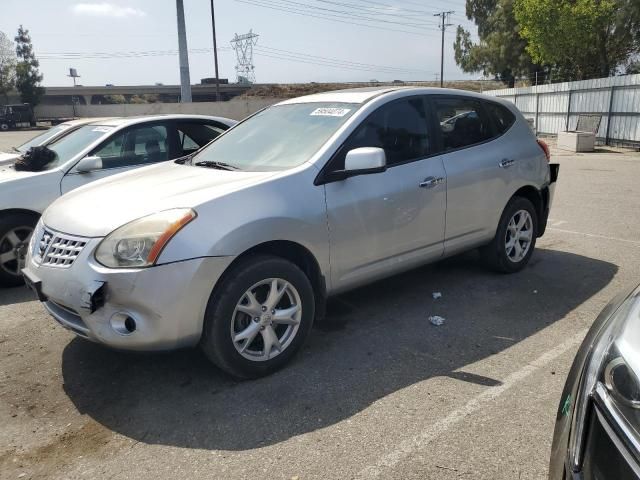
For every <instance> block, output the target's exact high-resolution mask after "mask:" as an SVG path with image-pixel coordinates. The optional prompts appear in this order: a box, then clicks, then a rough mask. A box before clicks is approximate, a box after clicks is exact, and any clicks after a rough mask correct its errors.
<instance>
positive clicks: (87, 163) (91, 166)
mask: <svg viewBox="0 0 640 480" xmlns="http://www.w3.org/2000/svg"><path fill="white" fill-rule="evenodd" d="M101 169H102V159H101V158H100V157H84V158H83V159H82V160H80V161H79V162H78V164H77V165H76V171H77V172H78V173H89V172H93V171H94V170H101Z"/></svg>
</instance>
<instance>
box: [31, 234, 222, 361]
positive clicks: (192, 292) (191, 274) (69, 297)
mask: <svg viewBox="0 0 640 480" xmlns="http://www.w3.org/2000/svg"><path fill="white" fill-rule="evenodd" d="M98 243H99V239H92V240H90V241H89V243H88V244H87V247H86V248H85V249H84V251H83V252H82V253H81V255H80V256H79V257H78V258H77V259H76V261H75V262H74V263H73V265H71V266H70V267H69V268H56V267H51V266H47V265H41V264H37V263H36V262H35V261H34V260H33V258H32V257H31V255H29V256H28V258H27V264H26V268H25V269H24V270H23V274H24V276H25V280H26V282H27V284H28V285H29V286H31V287H32V289H34V290H35V291H36V294H37V295H38V298H39V299H40V300H41V301H42V302H43V306H44V307H45V309H46V310H47V311H48V312H49V314H51V316H52V317H53V318H54V319H55V320H56V321H57V322H58V323H60V324H61V325H62V326H63V327H65V328H67V329H68V330H70V331H72V332H73V333H75V334H76V335H79V336H81V337H83V338H86V339H88V340H92V341H94V342H98V343H102V344H105V345H108V346H110V347H114V348H118V349H124V350H170V349H174V348H179V347H184V346H191V345H195V344H196V343H197V342H198V341H199V339H200V335H201V333H202V325H203V319H204V313H205V309H206V306H207V302H208V300H209V296H210V294H211V291H212V290H213V287H214V286H215V284H216V282H217V281H218V279H219V278H220V276H221V275H222V273H223V272H224V271H225V269H226V268H227V267H228V266H229V264H230V263H231V261H232V260H233V257H207V258H197V259H191V260H185V261H182V262H176V263H171V264H166V265H159V266H155V267H151V268H144V269H108V268H105V267H102V266H101V265H99V264H97V263H96V262H95V260H93V255H92V254H93V250H94V248H95V247H96V246H97V244H98ZM127 318H130V319H132V320H133V321H134V322H135V323H134V327H135V328H134V329H133V331H129V330H130V329H127V328H125V320H126V319H127ZM130 326H131V324H129V327H130Z"/></svg>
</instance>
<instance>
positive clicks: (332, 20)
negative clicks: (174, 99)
mask: <svg viewBox="0 0 640 480" xmlns="http://www.w3.org/2000/svg"><path fill="white" fill-rule="evenodd" d="M464 4H465V2H464V0H424V1H420V0H375V1H374V0H368V1H367V0H215V13H216V30H217V39H218V47H219V65H220V77H221V78H228V79H229V80H230V81H231V82H233V81H235V79H236V72H235V65H236V57H235V52H234V51H233V49H232V48H231V43H230V42H231V39H232V38H233V37H234V35H235V34H236V33H237V34H244V33H247V32H249V30H250V29H251V30H252V31H253V32H254V33H256V34H258V35H259V37H258V38H257V44H256V46H255V47H254V48H255V49H254V65H255V75H256V82H258V83H300V82H311V81H315V82H357V81H369V80H372V79H376V80H379V81H390V80H395V79H400V80H405V81H410V80H434V79H435V78H436V74H438V73H439V71H440V46H441V42H440V40H441V37H440V36H441V33H440V30H439V29H438V27H437V22H438V21H439V18H438V17H434V16H433V14H435V13H437V12H439V11H443V10H453V11H454V12H455V13H453V14H452V15H451V16H450V18H449V23H451V24H453V25H452V26H451V27H448V28H447V29H446V35H445V66H444V71H445V79H450V80H454V79H468V78H479V76H480V75H479V74H472V75H469V74H465V73H463V72H462V71H461V70H460V69H459V68H458V67H457V66H456V64H455V61H454V59H453V46H452V45H453V41H454V40H455V29H456V26H457V25H459V24H462V25H463V26H465V28H469V29H470V30H471V31H472V33H474V34H475V31H476V30H475V28H474V26H473V24H471V23H470V22H469V21H468V20H467V19H466V17H465V15H464V10H465V9H464ZM184 6H185V20H186V29H187V42H188V47H189V51H190V52H189V63H190V70H191V83H192V84H195V83H199V82H200V79H201V78H204V77H212V76H214V67H213V53H212V45H213V40H212V32H211V10H210V0H184ZM372 19H377V20H378V21H376V22H374V21H372ZM20 24H22V25H24V27H25V28H27V29H29V32H30V34H31V38H32V41H33V46H34V51H35V53H36V56H37V57H38V59H39V61H40V70H41V72H42V73H43V75H44V81H43V84H44V85H45V86H64V85H72V84H73V82H72V79H71V78H68V77H67V75H68V73H69V68H70V67H73V68H76V69H77V71H78V74H79V75H81V78H80V79H78V83H79V84H82V85H105V84H114V85H143V84H154V83H156V82H160V83H163V84H166V85H169V84H178V83H179V68H178V55H177V48H178V36H177V23H176V3H175V0H113V1H111V0H107V1H90V0H83V1H77V0H0V31H2V32H5V33H6V34H7V35H8V36H9V37H11V38H13V37H14V36H15V33H16V31H17V29H18V26H19V25H20Z"/></svg>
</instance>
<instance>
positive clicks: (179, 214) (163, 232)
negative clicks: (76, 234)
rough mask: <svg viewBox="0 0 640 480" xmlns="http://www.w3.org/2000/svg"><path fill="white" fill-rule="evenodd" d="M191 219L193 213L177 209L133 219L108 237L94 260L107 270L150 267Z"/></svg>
mask: <svg viewBox="0 0 640 480" xmlns="http://www.w3.org/2000/svg"><path fill="white" fill-rule="evenodd" d="M194 218H196V212H194V211H193V210H191V209H189V208H176V209H173V210H165V211H163V212H158V213H154V214H152V215H149V216H147V217H142V218H139V219H138V220H134V221H133V222H130V223H127V224H126V225H123V226H122V227H120V228H118V229H117V230H115V231H113V232H111V233H110V234H109V235H107V236H106V237H105V238H104V240H102V242H100V245H98V248H97V249H96V253H95V258H96V260H97V261H98V263H100V264H101V265H104V266H105V267H109V268H137V267H150V266H152V265H154V264H155V263H156V260H158V257H159V256H160V253H162V250H163V249H164V247H165V246H166V245H167V243H169V240H171V239H172V238H173V236H174V235H175V234H176V233H178V232H179V231H180V230H181V229H182V228H183V227H184V226H185V225H186V224H188V223H189V222H190V221H191V220H193V219H194Z"/></svg>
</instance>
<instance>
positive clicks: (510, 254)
mask: <svg viewBox="0 0 640 480" xmlns="http://www.w3.org/2000/svg"><path fill="white" fill-rule="evenodd" d="M537 232H538V216H537V214H536V209H535V208H534V206H533V204H532V203H531V202H530V201H529V200H528V199H526V198H524V197H514V198H512V199H511V200H510V201H509V203H508V204H507V206H506V207H505V209H504V212H502V217H501V218H500V223H499V224H498V229H497V231H496V235H495V237H494V239H493V240H492V242H491V243H490V244H489V245H487V246H485V247H483V248H482V249H481V250H480V253H481V255H482V257H483V259H484V261H485V262H486V263H487V264H488V266H489V267H491V268H492V269H494V270H496V271H498V272H502V273H515V272H518V271H520V270H522V269H523V268H524V267H525V266H526V265H527V263H529V259H530V258H531V255H532V254H533V249H534V248H535V245H536V237H537Z"/></svg>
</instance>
